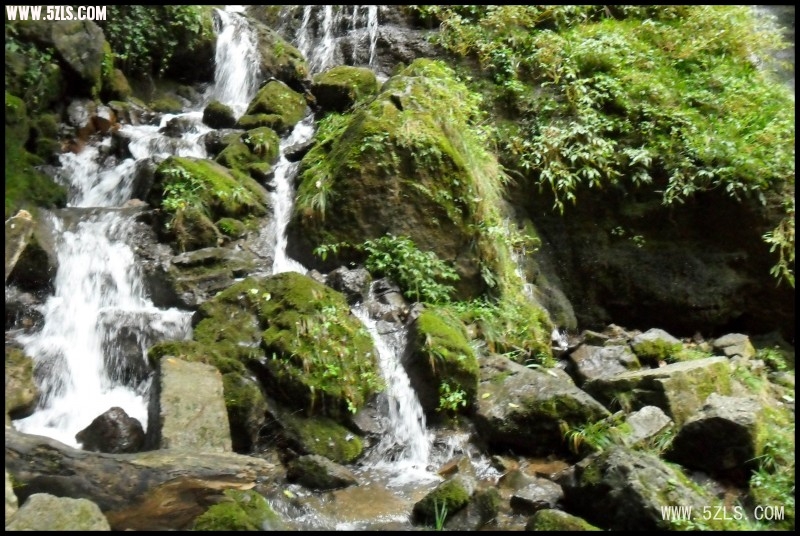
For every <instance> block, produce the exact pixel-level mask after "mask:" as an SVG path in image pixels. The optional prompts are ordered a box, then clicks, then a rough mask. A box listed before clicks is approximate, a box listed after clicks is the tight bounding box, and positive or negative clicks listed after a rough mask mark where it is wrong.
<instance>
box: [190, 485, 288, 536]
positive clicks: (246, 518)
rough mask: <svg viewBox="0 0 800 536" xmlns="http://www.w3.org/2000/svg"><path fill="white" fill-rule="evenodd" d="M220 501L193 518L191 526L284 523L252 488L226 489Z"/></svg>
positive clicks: (274, 527) (241, 526)
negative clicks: (244, 489)
mask: <svg viewBox="0 0 800 536" xmlns="http://www.w3.org/2000/svg"><path fill="white" fill-rule="evenodd" d="M223 495H224V499H223V501H222V502H220V503H218V504H215V505H213V506H211V507H210V508H209V509H208V510H206V512H205V513H204V514H202V515H200V516H199V517H198V518H197V519H196V520H195V522H194V527H193V530H222V531H231V530H259V531H260V530H283V529H284V528H285V527H284V524H283V522H282V521H281V519H280V516H278V514H276V513H275V511H274V510H272V508H271V507H270V505H269V502H268V501H267V499H266V498H264V496H263V495H261V494H259V493H258V492H256V491H254V490H246V491H243V490H234V489H228V490H225V491H224V492H223Z"/></svg>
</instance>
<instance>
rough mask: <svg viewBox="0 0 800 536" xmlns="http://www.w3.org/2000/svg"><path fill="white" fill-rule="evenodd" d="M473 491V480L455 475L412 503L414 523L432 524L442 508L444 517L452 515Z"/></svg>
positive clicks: (467, 499)
mask: <svg viewBox="0 0 800 536" xmlns="http://www.w3.org/2000/svg"><path fill="white" fill-rule="evenodd" d="M474 492H475V482H474V481H473V480H472V479H471V478H470V477H466V476H463V475H455V476H454V477H452V478H450V479H449V480H445V481H444V482H442V483H441V484H439V485H438V486H436V488H434V489H433V490H432V491H431V492H430V493H428V494H427V495H426V496H425V497H423V498H422V499H421V500H420V501H418V502H417V503H415V504H414V508H413V509H412V514H413V520H414V522H415V523H424V524H428V525H433V524H434V523H435V522H436V520H437V517H438V516H437V514H439V513H440V512H441V511H443V509H444V511H445V512H446V513H445V516H444V517H445V518H446V517H447V516H449V515H453V514H454V513H456V512H458V511H459V510H461V509H462V508H464V507H465V506H466V505H467V503H468V502H469V500H470V497H472V494H473V493H474Z"/></svg>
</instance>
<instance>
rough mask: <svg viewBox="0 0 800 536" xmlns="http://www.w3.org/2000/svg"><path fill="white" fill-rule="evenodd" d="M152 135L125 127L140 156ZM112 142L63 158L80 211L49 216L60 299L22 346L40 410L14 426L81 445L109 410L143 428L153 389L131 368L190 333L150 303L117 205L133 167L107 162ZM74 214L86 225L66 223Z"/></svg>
mask: <svg viewBox="0 0 800 536" xmlns="http://www.w3.org/2000/svg"><path fill="white" fill-rule="evenodd" d="M137 129H138V130H137ZM152 130H153V128H152V127H150V128H139V127H126V128H125V129H123V132H124V134H123V135H126V136H129V137H131V140H132V142H131V146H132V148H133V150H136V148H137V147H141V146H142V145H148V142H147V140H151V141H152V138H153V133H152ZM108 143H109V140H105V141H104V142H102V143H100V144H97V145H95V146H91V145H90V146H87V147H86V148H85V149H84V150H83V151H82V152H81V153H79V154H72V153H66V154H64V155H63V156H62V158H61V161H62V165H63V167H62V180H64V181H65V182H66V183H67V184H69V186H70V191H71V200H70V203H69V206H70V207H76V208H67V209H63V210H57V211H53V213H52V214H51V218H52V219H53V225H54V228H55V229H56V231H57V232H58V233H59V238H58V243H57V245H56V253H57V256H58V271H57V273H56V277H55V281H54V287H55V293H54V295H53V296H51V297H50V298H49V299H48V300H47V302H46V303H45V304H44V307H43V311H42V312H43V316H44V326H43V328H42V330H41V331H40V332H38V333H35V334H31V335H25V336H21V337H20V339H19V340H20V342H21V343H22V344H23V345H24V348H25V352H26V353H27V354H28V355H30V356H31V357H32V358H33V360H34V363H35V367H36V371H37V378H38V379H39V380H40V389H41V392H42V396H41V399H40V404H39V408H38V409H37V411H35V412H34V413H33V414H32V415H31V416H29V417H27V418H25V419H21V420H18V421H15V423H14V424H15V426H16V427H17V429H19V430H21V431H23V432H26V433H33V434H39V435H45V436H49V437H52V438H54V439H58V440H59V441H61V442H63V443H66V444H68V445H72V446H76V447H77V446H79V444H78V442H77V441H76V439H75V435H76V434H77V433H78V432H79V431H81V430H82V429H83V428H85V427H86V426H88V425H89V424H90V423H91V422H92V420H93V419H94V418H95V417H97V416H98V415H100V414H101V413H103V412H105V411H106V410H108V409H110V408H111V407H115V406H116V407H121V408H122V409H123V410H125V412H126V413H127V414H128V415H129V416H131V417H133V418H136V419H138V420H139V421H140V422H141V423H142V426H143V427H144V428H145V429H146V428H147V395H148V390H149V382H148V381H147V380H145V379H144V378H145V377H146V374H145V375H144V376H143V377H142V378H140V380H141V381H139V383H138V384H137V385H129V382H127V383H126V382H124V380H125V379H126V377H127V376H130V373H129V372H126V370H125V369H137V368H138V369H140V370H146V368H147V365H146V354H145V352H146V350H147V348H148V347H149V346H150V345H152V344H154V343H155V342H157V341H159V340H164V339H181V338H185V337H188V336H189V334H190V333H191V328H190V314H189V313H187V312H185V311H180V310H177V309H167V310H161V309H158V308H157V307H155V306H154V305H153V303H152V301H151V300H150V299H149V298H148V297H147V293H146V291H145V289H144V284H143V282H142V278H141V274H140V273H139V270H138V269H137V266H136V264H135V261H136V259H135V256H134V253H133V251H132V249H131V247H130V246H129V245H128V243H127V239H128V237H129V232H130V229H131V228H132V227H133V226H132V225H131V219H132V218H133V216H132V214H131V213H130V211H126V210H123V209H119V208H116V207H118V206H120V205H122V204H123V203H124V202H125V201H127V200H128V199H129V198H130V195H131V191H132V185H131V179H132V177H133V175H134V174H133V173H132V170H133V168H134V166H135V160H134V159H125V160H123V161H122V162H120V163H119V164H118V165H112V166H111V167H105V166H104V165H102V164H100V163H99V162H100V161H101V160H102V156H101V155H102V154H103V151H101V150H100V149H101V148H102V145H107V144H108ZM151 155H152V153H149V154H148V156H151ZM77 207H82V208H85V209H86V210H78V208H77ZM76 213H77V214H76ZM76 215H78V216H79V217H80V221H79V222H78V223H77V224H74V225H71V226H69V225H68V221H69V220H70V219H71V218H74V217H75V216H76ZM128 334H133V337H134V338H135V340H136V343H137V344H138V347H139V349H140V352H141V353H140V355H139V356H138V359H139V360H140V361H139V362H138V363H137V362H136V358H135V357H133V358H132V357H130V356H125V355H124V353H125V350H124V348H123V346H124V342H125V340H126V339H127V338H128V337H127V335H128ZM130 360H133V361H134V362H132V363H131V362H130Z"/></svg>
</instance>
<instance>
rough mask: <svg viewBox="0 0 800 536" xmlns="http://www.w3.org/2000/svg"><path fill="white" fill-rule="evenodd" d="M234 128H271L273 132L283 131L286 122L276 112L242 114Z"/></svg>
mask: <svg viewBox="0 0 800 536" xmlns="http://www.w3.org/2000/svg"><path fill="white" fill-rule="evenodd" d="M236 128H242V129H244V130H252V129H254V128H271V129H272V130H274V131H275V132H284V131H285V130H286V124H285V122H284V120H283V118H282V117H281V116H280V115H278V114H251V115H243V116H242V117H240V118H239V120H238V121H237V122H236Z"/></svg>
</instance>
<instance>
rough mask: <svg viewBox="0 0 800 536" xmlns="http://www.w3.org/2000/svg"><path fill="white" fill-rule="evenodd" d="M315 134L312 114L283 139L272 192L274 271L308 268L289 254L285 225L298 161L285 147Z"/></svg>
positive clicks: (301, 271) (298, 270)
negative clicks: (287, 152) (292, 160)
mask: <svg viewBox="0 0 800 536" xmlns="http://www.w3.org/2000/svg"><path fill="white" fill-rule="evenodd" d="M313 134H314V125H313V116H309V117H306V118H305V119H304V120H303V121H301V122H299V123H298V124H297V125H296V126H295V127H294V130H292V134H291V135H290V136H288V137H287V138H285V139H282V140H281V144H280V157H279V159H278V163H277V164H276V165H275V179H274V180H275V192H273V196H272V200H273V211H274V216H273V223H272V226H271V235H272V236H273V240H274V242H275V257H274V260H273V264H272V273H273V274H279V273H282V272H298V273H301V274H305V273H306V272H308V269H307V268H306V267H304V266H303V265H302V264H300V263H299V262H297V261H296V260H294V259H292V258H290V257H289V256H288V255H287V254H286V242H287V238H286V226H287V225H288V224H289V219H290V218H291V216H292V207H293V206H294V192H295V190H294V187H293V186H292V183H293V182H294V180H293V179H294V176H295V174H296V173H297V166H298V165H299V164H298V163H297V162H294V163H293V162H290V161H289V160H287V158H286V155H285V152H286V149H287V148H289V147H291V146H293V145H295V144H298V143H304V142H306V141H308V140H309V139H311V136H312V135H313Z"/></svg>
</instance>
